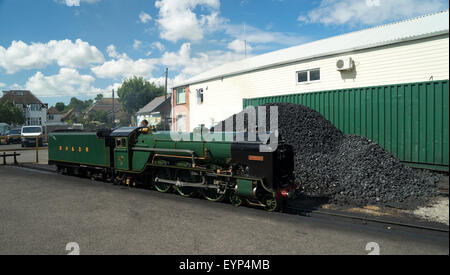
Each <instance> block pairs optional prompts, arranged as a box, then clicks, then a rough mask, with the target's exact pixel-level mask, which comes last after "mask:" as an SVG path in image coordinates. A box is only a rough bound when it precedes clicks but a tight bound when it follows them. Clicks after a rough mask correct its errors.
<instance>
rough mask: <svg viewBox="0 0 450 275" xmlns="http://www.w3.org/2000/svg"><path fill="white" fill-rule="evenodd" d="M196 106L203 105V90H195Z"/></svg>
mask: <svg viewBox="0 0 450 275" xmlns="http://www.w3.org/2000/svg"><path fill="white" fill-rule="evenodd" d="M197 104H203V89H198V90H197Z"/></svg>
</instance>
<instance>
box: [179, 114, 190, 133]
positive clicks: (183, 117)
mask: <svg viewBox="0 0 450 275" xmlns="http://www.w3.org/2000/svg"><path fill="white" fill-rule="evenodd" d="M176 126H177V131H178V132H186V129H187V127H186V115H177V120H176Z"/></svg>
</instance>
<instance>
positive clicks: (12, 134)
mask: <svg viewBox="0 0 450 275" xmlns="http://www.w3.org/2000/svg"><path fill="white" fill-rule="evenodd" d="M21 132H22V129H21V128H15V129H11V130H10V131H9V134H8V137H7V138H8V139H7V143H8V144H11V143H15V144H16V143H20V142H21V141H22V137H21V135H20V133H21Z"/></svg>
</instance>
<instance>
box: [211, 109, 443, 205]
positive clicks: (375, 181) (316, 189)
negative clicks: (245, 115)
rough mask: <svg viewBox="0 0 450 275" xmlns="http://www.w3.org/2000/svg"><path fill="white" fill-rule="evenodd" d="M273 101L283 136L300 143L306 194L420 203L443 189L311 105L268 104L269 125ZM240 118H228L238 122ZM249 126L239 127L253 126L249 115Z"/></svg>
mask: <svg viewBox="0 0 450 275" xmlns="http://www.w3.org/2000/svg"><path fill="white" fill-rule="evenodd" d="M269 106H278V131H279V134H280V137H281V138H282V139H283V140H284V141H285V142H286V143H288V144H290V145H292V147H293V148H294V151H295V177H296V179H297V180H300V181H301V182H302V191H301V193H302V195H305V196H308V197H326V198H328V199H329V201H330V202H331V203H336V204H340V205H351V206H366V205H371V204H377V205H383V206H391V207H399V208H415V207H417V206H420V205H423V204H426V203H427V202H428V200H429V199H430V198H432V197H435V196H437V195H438V194H439V191H438V188H437V187H436V185H435V181H437V180H438V179H436V178H435V177H433V176H432V175H431V174H430V173H427V172H422V171H419V170H413V169H411V168H409V167H405V166H404V165H403V164H402V163H400V161H399V160H398V159H397V158H395V157H394V156H393V155H392V154H390V153H389V152H387V151H385V150H384V149H383V148H381V147H380V146H379V145H377V144H375V143H373V142H372V141H370V140H368V139H367V138H364V137H361V136H357V135H344V134H343V133H342V132H341V131H340V130H338V129H337V128H336V127H334V126H333V125H332V124H331V122H329V121H328V120H327V119H325V118H324V117H323V116H322V115H321V114H320V113H318V112H316V111H314V110H313V109H311V108H308V107H305V106H302V105H297V104H289V103H277V104H269V105H265V107H266V108H267V112H266V113H267V115H266V117H267V120H266V122H267V129H270V127H269V125H270V123H269V122H270V115H269V113H270V112H269V108H268V107H269ZM236 117H237V115H234V116H232V117H230V118H229V119H227V120H228V121H231V120H233V121H234V122H236ZM221 125H222V126H221ZM223 125H224V123H222V124H219V125H218V126H216V127H215V128H216V131H217V130H218V129H221V128H222V129H221V130H224V126H223ZM234 125H236V124H234ZM244 125H245V129H236V127H234V129H233V130H234V131H236V130H238V131H242V130H248V129H251V127H248V125H247V119H246V120H245V124H244ZM272 130H273V129H272Z"/></svg>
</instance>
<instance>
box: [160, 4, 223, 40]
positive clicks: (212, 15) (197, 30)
mask: <svg viewBox="0 0 450 275" xmlns="http://www.w3.org/2000/svg"><path fill="white" fill-rule="evenodd" d="M155 7H156V8H158V9H159V18H158V19H157V20H156V21H157V23H158V25H159V29H160V36H161V38H163V39H166V40H169V41H171V42H177V41H178V40H181V39H187V40H191V41H199V40H201V39H203V37H204V29H203V28H214V27H216V26H218V25H219V22H221V21H222V20H223V19H222V18H221V17H220V15H219V13H218V9H219V8H220V0H185V1H179V0H158V1H156V2H155ZM197 7H200V8H201V9H200V12H201V11H206V12H207V13H203V14H200V15H199V16H197V14H196V13H195V12H194V10H196V8H197Z"/></svg>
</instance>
